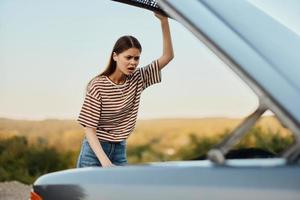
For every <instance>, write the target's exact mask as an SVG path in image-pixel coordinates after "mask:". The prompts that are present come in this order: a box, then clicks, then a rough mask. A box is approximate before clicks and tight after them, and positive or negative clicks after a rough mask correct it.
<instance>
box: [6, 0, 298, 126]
mask: <svg viewBox="0 0 300 200" xmlns="http://www.w3.org/2000/svg"><path fill="white" fill-rule="evenodd" d="M251 2H253V3H254V4H255V5H256V6H258V7H263V8H264V9H265V10H264V11H265V12H267V13H270V15H271V16H272V17H274V18H276V19H277V20H278V21H279V22H281V23H285V25H287V26H288V27H289V28H290V29H291V30H293V31H294V32H296V33H297V34H300V20H297V19H299V18H300V14H299V12H297V11H298V10H299V9H300V3H299V1H298V2H297V1H292V0H289V1H276V2H275V3H274V2H272V1H264V2H261V1H259V0H251ZM287 2H288V3H287ZM120 13H122V17H120ZM169 22H170V29H171V36H172V41H173V47H174V54H175V58H174V60H173V61H171V63H170V64H168V66H167V67H166V68H165V69H163V71H162V83H160V84H157V85H155V86H153V87H150V88H149V89H147V90H146V92H144V93H143V94H142V98H141V103H140V108H139V112H138V120H139V119H156V118H203V117H219V116H221V117H227V118H228V117H229V118H241V117H244V116H247V115H249V114H250V113H252V112H253V111H254V110H255V109H256V108H257V106H258V98H257V96H256V95H255V94H254V92H253V91H252V90H251V89H250V88H249V87H248V86H247V85H246V84H245V83H244V82H243V81H242V80H241V79H240V78H239V77H238V76H237V75H236V74H234V73H233V72H232V71H231V70H230V69H229V68H228V67H227V66H226V65H225V64H224V63H223V62H222V61H220V60H219V58H217V57H216V55H214V54H213V53H212V52H211V51H210V50H209V49H208V48H207V47H205V46H204V45H203V44H202V43H201V42H199V40H198V39H196V38H195V37H194V36H193V35H192V34H191V33H190V32H189V31H187V30H186V29H185V28H184V27H183V26H182V25H181V24H179V23H178V22H176V21H174V20H171V19H170V20H169ZM0 26H1V30H0V43H1V46H0V66H1V67H0V74H1V79H0V95H1V98H0V117H3V118H12V119H21V120H22V119H25V120H26V119H29V120H30V119H32V120H43V119H48V118H54V119H67V120H72V119H76V118H77V116H78V114H79V111H80V109H81V106H82V103H83V98H84V88H85V86H86V84H87V82H88V81H89V80H90V79H91V78H92V77H93V76H95V75H96V74H98V73H99V72H100V71H101V70H103V66H105V65H106V63H107V61H108V55H109V54H110V51H111V48H112V46H113V44H114V42H115V41H116V39H117V38H119V37H120V36H121V35H125V34H131V35H134V36H136V37H137V38H138V39H139V41H140V42H141V44H142V46H143V53H142V55H141V62H140V64H139V67H141V66H145V65H146V64H148V63H149V62H151V61H152V60H154V59H156V58H157V57H158V56H160V54H161V52H162V44H161V39H162V37H161V30H160V24H159V21H158V19H156V18H155V17H154V15H153V13H152V12H150V11H147V10H144V9H140V8H136V7H133V6H128V5H125V4H122V3H118V2H113V1H96V0H92V1H89V3H86V2H85V1H83V0H79V1H76V2H72V4H70V3H69V1H67V0H62V1H59V2H55V1H54V2H53V1H47V2H38V1H33V0H28V1H26V2H25V1H24V2H23V1H16V0H4V1H1V2H0ZM149 30H151V31H149ZM16 58H17V59H16ZM101 66H102V67H101Z"/></svg>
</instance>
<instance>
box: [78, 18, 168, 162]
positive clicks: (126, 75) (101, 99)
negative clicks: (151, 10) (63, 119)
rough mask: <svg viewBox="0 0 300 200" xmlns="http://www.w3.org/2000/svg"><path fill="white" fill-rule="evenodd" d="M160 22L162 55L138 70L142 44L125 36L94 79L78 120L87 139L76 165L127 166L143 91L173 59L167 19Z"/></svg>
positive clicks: (84, 141) (156, 80)
mask: <svg viewBox="0 0 300 200" xmlns="http://www.w3.org/2000/svg"><path fill="white" fill-rule="evenodd" d="M155 16H156V17H157V18H158V19H159V20H160V22H161V28H162V34H163V54H162V56H161V57H160V58H158V59H156V60H154V61H153V62H152V63H151V64H149V65H147V66H145V67H142V68H139V69H137V66H138V64H139V58H140V54H141V51H142V47H141V45H140V43H139V42H138V40H137V39H136V38H134V37H133V36H123V37H121V38H119V39H118V40H117V42H116V44H115V45H114V48H113V51H112V53H111V57H110V61H109V64H108V67H107V69H106V70H105V71H104V72H102V73H101V74H100V75H98V76H96V77H95V78H93V79H92V80H91V81H90V82H89V84H88V87H87V92H86V97H85V100H84V103H83V106H82V108H81V111H80V114H79V117H78V119H77V121H78V122H79V123H80V124H81V125H82V126H83V127H84V131H85V138H84V140H83V142H82V146H81V151H80V154H79V157H78V161H77V167H88V166H102V167H112V166H115V165H126V164H127V159H126V139H127V138H128V136H129V135H130V133H132V131H133V129H134V126H135V123H136V118H137V113H138V107H139V102H140V96H141V93H142V92H143V90H145V89H146V88H147V87H149V86H150V85H153V84H155V83H159V82H160V81H161V74H160V70H161V69H162V68H163V67H164V66H166V65H167V64H168V63H169V62H170V61H171V60H172V59H173V47H172V41H171V35H170V29H169V22H168V18H167V17H164V16H162V15H159V14H157V13H155Z"/></svg>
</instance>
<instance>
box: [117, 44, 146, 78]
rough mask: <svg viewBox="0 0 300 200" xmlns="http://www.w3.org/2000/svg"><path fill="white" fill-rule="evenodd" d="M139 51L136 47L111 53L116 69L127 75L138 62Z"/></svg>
mask: <svg viewBox="0 0 300 200" xmlns="http://www.w3.org/2000/svg"><path fill="white" fill-rule="evenodd" d="M140 55H141V52H140V50H139V49H137V48H130V49H127V50H126V51H123V52H122V53H119V54H116V53H115V52H114V53H113V59H114V61H116V62H117V70H119V71H121V72H122V73H123V74H126V75H129V74H131V73H132V72H134V70H135V69H136V68H137V66H138V64H139V62H140Z"/></svg>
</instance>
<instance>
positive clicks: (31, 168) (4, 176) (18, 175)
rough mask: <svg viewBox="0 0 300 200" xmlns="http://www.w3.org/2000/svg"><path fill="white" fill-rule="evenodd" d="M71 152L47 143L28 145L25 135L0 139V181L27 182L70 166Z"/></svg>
mask: <svg viewBox="0 0 300 200" xmlns="http://www.w3.org/2000/svg"><path fill="white" fill-rule="evenodd" d="M70 163H71V153H70V152H66V153H59V152H57V150H55V149H54V148H49V147H46V146H45V145H41V144H39V145H31V146H29V145H28V141H27V139H26V138H25V137H20V136H15V137H12V138H9V139H5V140H0V181H9V180H18V181H21V182H23V183H26V184H30V183H33V182H34V180H35V179H36V178H37V177H38V176H40V175H42V174H45V173H49V172H54V171H58V170H63V169H66V168H69V167H70Z"/></svg>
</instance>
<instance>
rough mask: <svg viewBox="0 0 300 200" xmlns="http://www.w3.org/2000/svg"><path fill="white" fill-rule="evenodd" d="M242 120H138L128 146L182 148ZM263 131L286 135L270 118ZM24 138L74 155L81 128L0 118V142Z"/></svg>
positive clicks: (53, 121)
mask: <svg viewBox="0 0 300 200" xmlns="http://www.w3.org/2000/svg"><path fill="white" fill-rule="evenodd" d="M241 120H242V119H229V118H200V119H153V120H138V121H137V125H136V128H135V131H134V132H133V133H132V135H131V136H130V137H129V139H128V141H127V143H128V145H129V146H136V145H145V144H148V143H149V142H151V141H157V142H156V143H158V144H159V146H160V147H161V148H162V147H165V148H168V147H170V146H173V147H174V146H183V145H186V144H188V142H189V135H190V134H193V135H196V136H197V137H198V138H200V139H201V138H209V137H217V136H219V135H221V134H223V133H224V131H230V130H232V129H233V128H234V127H236V126H237V125H238V124H239V123H240V122H241ZM257 125H258V126H260V127H262V129H264V130H271V131H272V132H276V131H280V134H282V135H283V136H284V135H289V134H290V132H289V131H288V130H287V129H285V128H283V127H282V126H281V125H280V123H279V122H278V121H277V120H276V119H275V118H274V117H271V116H268V117H263V118H261V120H260V121H259V122H258V124H257ZM15 135H18V136H25V137H26V138H28V140H29V142H30V143H36V142H39V143H44V144H46V145H49V146H54V147H56V148H57V149H59V150H72V151H78V150H79V147H80V143H81V141H82V138H83V136H84V133H83V129H82V128H81V126H80V125H79V124H78V123H77V122H76V121H73V120H56V119H49V120H43V121H29V120H12V119H5V118H0V139H1V138H8V137H12V136H15Z"/></svg>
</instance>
